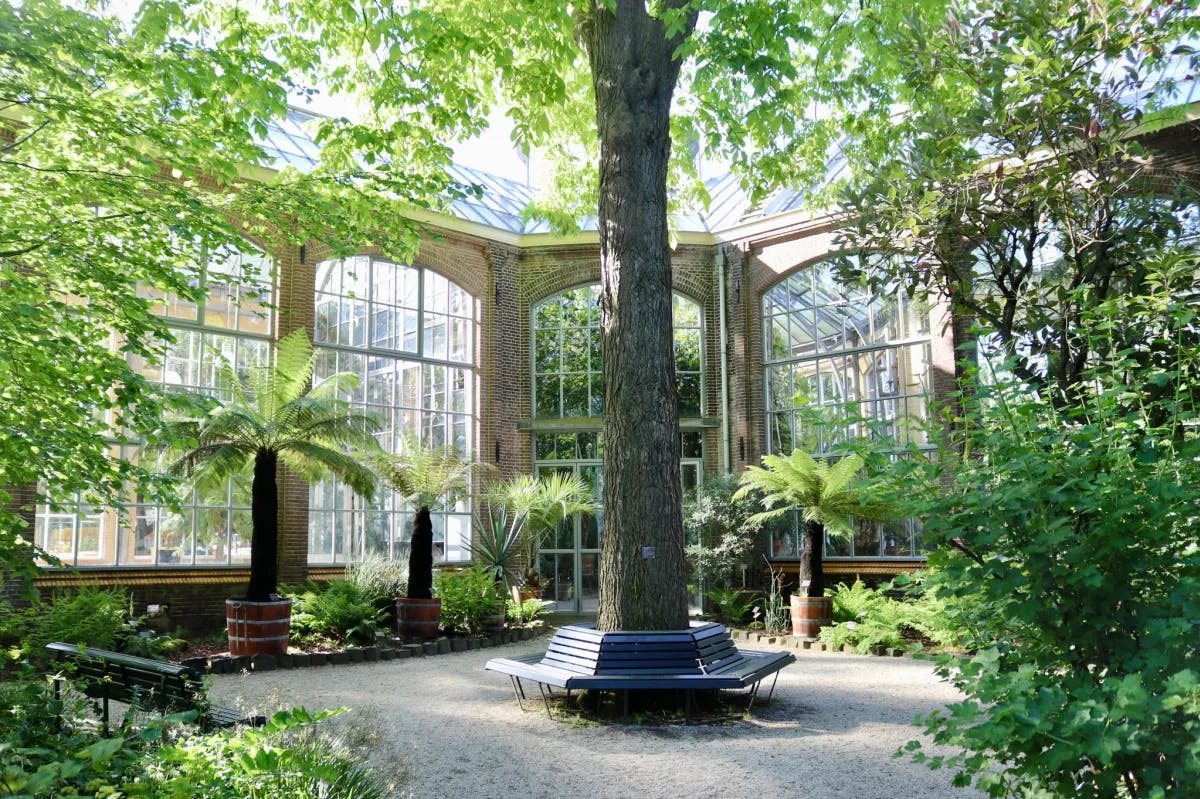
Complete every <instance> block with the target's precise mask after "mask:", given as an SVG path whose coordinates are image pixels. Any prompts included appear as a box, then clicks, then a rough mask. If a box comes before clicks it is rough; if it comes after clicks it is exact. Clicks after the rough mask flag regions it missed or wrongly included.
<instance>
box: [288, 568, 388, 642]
mask: <svg viewBox="0 0 1200 799" xmlns="http://www.w3.org/2000/svg"><path fill="white" fill-rule="evenodd" d="M289 593H290V594H291V596H292V627H291V633H290V636H291V638H290V642H291V643H294V644H295V645H296V646H300V647H314V646H320V647H341V646H346V645H360V646H361V645H368V644H373V643H375V633H376V631H377V630H379V629H380V628H382V627H384V626H386V625H387V621H388V616H387V611H386V610H385V609H383V608H381V607H380V603H379V600H378V597H377V596H376V595H375V594H373V593H371V592H370V591H368V590H366V589H364V588H363V587H362V585H361V584H360V583H358V582H356V581H354V580H330V581H329V582H328V583H325V584H310V585H308V586H307V587H305V588H304V589H303V590H298V591H291V592H289Z"/></svg>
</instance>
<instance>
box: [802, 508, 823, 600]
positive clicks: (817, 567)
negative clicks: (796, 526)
mask: <svg viewBox="0 0 1200 799" xmlns="http://www.w3.org/2000/svg"><path fill="white" fill-rule="evenodd" d="M806 582H807V583H808V585H807V587H806V586H805V583H806ZM800 588H801V590H803V591H804V595H805V596H809V597H822V596H825V528H824V526H822V525H820V524H818V523H817V522H805V523H804V550H803V551H802V552H801V553H800Z"/></svg>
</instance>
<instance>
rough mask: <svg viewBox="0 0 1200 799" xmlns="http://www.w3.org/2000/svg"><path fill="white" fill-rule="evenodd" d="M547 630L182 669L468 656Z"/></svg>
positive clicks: (211, 661)
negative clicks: (454, 655) (476, 650)
mask: <svg viewBox="0 0 1200 799" xmlns="http://www.w3.org/2000/svg"><path fill="white" fill-rule="evenodd" d="M545 630H546V628H545V627H537V628H534V627H519V628H514V629H509V630H502V631H499V632H494V633H491V634H489V635H472V636H464V637H461V638H446V637H441V638H435V639H432V640H427V641H420V642H406V641H405V640H404V639H401V638H388V639H385V640H384V642H383V643H381V644H377V645H375V646H351V647H347V648H346V649H339V650H334V651H331V652H302V653H297V654H290V653H289V654H286V655H239V656H236V657H233V656H218V657H212V658H209V657H195V658H184V659H183V660H182V661H181V662H180V665H183V666H188V667H191V668H197V669H202V670H203V671H204V672H205V673H208V674H241V673H247V674H253V673H255V672H260V671H276V670H278V669H303V668H311V667H314V666H341V665H346V664H350V663H379V662H386V661H391V660H404V659H405V658H414V657H426V656H430V655H446V654H450V653H452V652H469V651H471V650H475V649H488V648H490V647H493V646H503V645H504V644H515V643H517V642H518V641H528V640H530V639H532V638H535V637H537V636H539V635H541V634H542V633H543V632H544V631H545Z"/></svg>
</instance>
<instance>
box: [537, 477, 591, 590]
mask: <svg viewBox="0 0 1200 799" xmlns="http://www.w3.org/2000/svg"><path fill="white" fill-rule="evenodd" d="M537 472H538V474H548V473H551V472H562V473H565V474H573V475H576V476H578V477H579V478H580V479H581V480H583V482H584V484H586V485H587V486H588V487H589V488H590V489H591V492H592V497H593V498H594V499H595V500H596V502H597V504H599V502H600V500H601V497H602V496H603V492H604V478H603V475H602V473H601V467H600V463H599V462H595V461H593V462H586V461H581V462H575V463H563V462H562V461H559V462H557V463H554V464H540V465H539V466H538V468H537ZM603 530H604V523H603V513H602V512H597V513H595V514H591V513H587V514H583V513H581V514H577V515H575V516H572V517H571V518H569V519H565V520H563V521H562V522H561V523H560V524H559V525H558V528H557V529H556V530H555V531H554V533H553V535H551V536H550V537H549V539H548V540H547V541H546V543H545V545H543V547H542V550H541V553H540V554H539V555H538V573H539V574H540V576H541V580H542V583H541V585H542V599H545V600H547V601H549V602H553V603H554V605H553V606H552V607H551V608H550V610H552V611H554V612H559V613H595V612H597V611H598V610H599V608H600V539H601V535H602V534H603Z"/></svg>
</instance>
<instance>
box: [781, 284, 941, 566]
mask: <svg viewBox="0 0 1200 799" xmlns="http://www.w3.org/2000/svg"><path fill="white" fill-rule="evenodd" d="M762 307H763V342H764V353H763V362H764V381H765V398H766V402H765V404H766V408H767V419H766V425H767V441H768V448H769V450H770V451H771V452H773V453H782V454H786V453H789V452H791V451H792V450H795V449H802V450H804V451H806V452H809V453H811V454H813V455H827V454H829V453H832V452H833V451H835V450H836V448H837V447H838V446H839V445H842V444H845V443H847V442H849V441H861V440H871V441H874V442H875V443H876V444H877V445H878V446H879V447H882V448H884V449H885V450H894V451H895V452H896V453H897V457H899V453H900V452H901V451H904V450H907V449H908V448H909V447H910V446H916V447H917V448H918V449H930V448H931V447H930V445H929V440H928V437H927V433H926V422H927V419H928V402H929V397H930V393H931V386H930V376H931V351H930V327H929V309H928V308H927V307H926V306H924V305H923V304H922V303H920V302H918V301H916V300H911V299H909V298H908V297H907V296H906V295H905V294H904V293H903V292H895V293H892V294H888V295H886V296H883V295H879V294H875V293H874V292H872V291H871V290H870V289H869V288H868V287H867V286H866V285H862V286H844V285H842V284H840V283H838V282H837V280H836V277H835V274H834V271H833V267H832V264H831V263H829V262H821V263H817V264H814V265H812V266H809V267H806V268H804V269H801V270H800V271H798V272H796V273H795V274H793V275H791V276H790V277H787V278H785V279H784V280H782V281H780V282H779V283H778V284H776V285H775V286H774V287H773V288H772V289H770V290H769V291H768V292H766V294H765V295H764V296H763V305H762ZM800 540H801V539H800V537H799V525H798V523H797V524H796V525H795V529H793V530H792V531H790V532H788V531H784V532H782V533H778V532H777V534H776V535H775V536H773V537H772V538H771V540H770V542H769V545H768V551H769V553H770V554H771V556H772V557H774V558H778V559H787V558H794V557H798V556H799V546H800ZM921 550H922V543H921V537H920V530H919V528H918V526H917V525H916V524H915V522H912V521H902V522H895V523H889V524H878V523H873V522H865V521H863V522H860V523H859V524H858V525H857V528H856V532H855V534H854V535H853V536H852V537H850V538H848V539H844V540H843V539H832V540H830V541H829V542H827V550H826V552H827V554H828V555H829V556H830V557H856V558H861V557H868V558H886V557H908V558H911V557H919V556H920V554H921Z"/></svg>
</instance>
